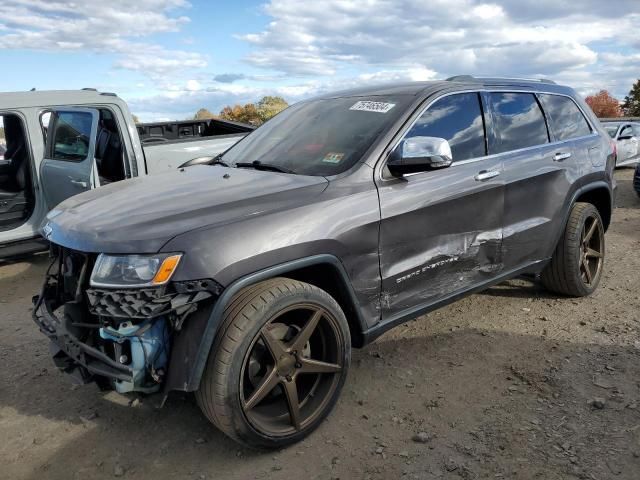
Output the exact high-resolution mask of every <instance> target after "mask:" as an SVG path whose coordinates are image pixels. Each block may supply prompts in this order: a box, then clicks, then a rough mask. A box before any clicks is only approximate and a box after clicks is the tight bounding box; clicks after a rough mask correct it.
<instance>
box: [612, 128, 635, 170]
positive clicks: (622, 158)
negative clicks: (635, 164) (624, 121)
mask: <svg viewBox="0 0 640 480" xmlns="http://www.w3.org/2000/svg"><path fill="white" fill-rule="evenodd" d="M617 150H618V164H620V163H623V162H627V161H629V160H633V159H634V158H635V157H636V156H637V155H638V138H636V136H635V132H634V131H633V127H632V126H631V125H625V126H624V127H622V128H621V129H620V133H619V134H618V145H617Z"/></svg>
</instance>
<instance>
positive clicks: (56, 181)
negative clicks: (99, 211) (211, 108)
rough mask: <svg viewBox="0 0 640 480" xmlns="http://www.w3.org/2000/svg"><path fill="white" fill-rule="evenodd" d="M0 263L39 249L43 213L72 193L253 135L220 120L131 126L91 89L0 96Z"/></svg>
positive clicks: (106, 97) (124, 110)
mask: <svg viewBox="0 0 640 480" xmlns="http://www.w3.org/2000/svg"><path fill="white" fill-rule="evenodd" d="M0 127H2V128H3V133H4V138H2V137H0V144H2V143H4V144H5V145H3V147H5V148H6V151H5V152H4V154H3V156H2V157H0V259H1V258H6V257H10V256H13V255H17V254H21V253H27V252H31V251H36V250H39V249H42V246H43V240H42V239H41V238H40V236H39V232H38V229H39V227H40V224H41V221H42V219H43V218H44V217H45V215H46V214H47V212H48V211H49V210H51V209H52V208H54V207H55V206H56V205H57V204H58V203H60V202H61V201H62V200H64V199H66V198H68V197H70V196H72V195H75V194H77V193H80V192H83V191H85V190H89V189H92V188H97V187H100V186H102V185H106V184H109V183H113V182H118V181H121V180H125V179H128V178H132V177H138V176H142V175H150V174H154V173H159V172H163V171H167V170H171V169H175V168H179V167H180V166H182V165H184V164H185V163H186V162H189V161H192V160H193V159H196V158H201V157H213V156H215V155H217V154H219V153H221V152H223V151H225V150H227V149H228V148H229V147H231V146H232V145H233V144H235V143H236V142H237V141H238V140H240V139H241V138H242V137H244V136H245V135H247V133H249V132H250V131H251V130H253V128H254V127H252V126H250V125H244V124H240V123H236V122H228V121H223V120H217V119H215V120H193V121H191V120H190V121H182V122H163V123H153V124H138V125H136V124H134V121H133V117H132V115H131V113H130V112H129V108H128V106H127V104H126V102H125V101H124V100H122V99H121V98H119V97H118V96H116V95H115V94H113V93H105V92H98V91H96V90H93V89H84V90H74V91H31V92H16V93H0Z"/></svg>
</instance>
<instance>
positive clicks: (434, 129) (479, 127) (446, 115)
mask: <svg viewBox="0 0 640 480" xmlns="http://www.w3.org/2000/svg"><path fill="white" fill-rule="evenodd" d="M413 137H438V138H444V139H445V140H447V141H448V142H449V144H450V145H451V153H452V154H453V160H454V161H460V160H468V159H470V158H476V157H483V156H485V155H486V148H485V136H484V121H483V117H482V107H481V106H480V98H479V96H478V94H477V93H458V94H454V95H448V96H446V97H443V98H441V99H439V100H436V101H435V102H434V103H433V105H431V106H430V107H429V108H428V109H427V111H426V112H424V113H423V114H422V115H421V116H420V118H418V120H417V121H416V123H415V124H414V125H413V126H412V127H411V129H410V130H409V132H408V133H407V135H406V136H405V138H413Z"/></svg>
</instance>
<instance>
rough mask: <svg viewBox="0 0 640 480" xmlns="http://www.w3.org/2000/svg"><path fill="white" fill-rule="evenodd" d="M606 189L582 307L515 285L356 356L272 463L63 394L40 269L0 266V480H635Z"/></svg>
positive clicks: (630, 376) (635, 429) (196, 421)
mask: <svg viewBox="0 0 640 480" xmlns="http://www.w3.org/2000/svg"><path fill="white" fill-rule="evenodd" d="M632 173H633V171H632V170H631V169H622V170H620V171H618V172H617V174H616V175H617V177H618V181H619V185H620V192H619V197H618V208H617V209H616V211H615V213H614V216H613V223H612V225H611V228H610V230H609V232H608V234H607V259H606V266H605V275H604V278H603V281H602V283H601V285H600V288H599V289H598V291H597V292H596V293H595V294H594V295H593V296H591V297H589V298H585V299H579V300H576V299H569V298H558V297H556V296H553V295H549V294H548V293H546V292H545V291H544V290H543V289H541V287H539V286H538V285H536V284H534V283H531V282H529V281H527V280H520V279H518V280H514V281H510V282H506V283H504V284H501V285H499V286H497V287H495V288H492V289H490V290H488V291H486V292H484V293H481V294H478V295H473V296H471V297H469V298H466V299H464V300H462V301H460V302H457V303H455V304H453V305H450V306H448V307H446V308H443V309H441V310H439V311H437V312H434V313H432V314H429V315H427V316H424V317H422V318H420V319H418V320H415V321H413V322H410V323H408V324H405V325H403V326H400V327H398V328H397V329H395V330H394V331H392V332H389V333H388V334H386V335H384V336H383V337H381V338H380V339H379V340H378V341H376V342H375V343H374V344H372V345H370V346H369V347H367V348H365V349H363V350H360V351H356V352H355V353H354V360H353V368H352V370H351V372H350V374H349V379H348V380H347V383H346V386H345V390H344V392H343V395H342V397H341V400H340V402H339V403H338V406H337V408H336V410H335V411H334V412H333V414H332V415H331V416H330V417H329V419H328V420H327V421H326V422H325V423H324V424H323V425H322V426H321V427H320V428H319V429H318V430H317V431H316V433H314V434H313V435H312V436H311V437H310V438H308V439H307V440H305V441H303V442H301V443H299V444H297V445H294V446H292V447H290V448H287V449H285V450H282V451H277V452H270V453H260V452H254V451H250V450H246V449H243V448H239V447H238V446H237V445H235V444H234V443H233V442H231V441H229V440H227V439H226V438H225V437H224V436H223V435H222V434H221V433H219V432H218V431H217V430H215V429H214V428H213V427H211V426H210V425H209V424H208V423H207V422H206V421H205V419H204V418H203V417H202V416H201V415H200V413H199V411H198V408H197V406H196V405H195V402H194V401H193V398H192V397H191V396H188V395H185V396H181V395H175V396H173V397H172V398H171V399H170V400H169V402H168V404H167V405H166V407H165V408H164V409H161V410H157V409H155V408H154V407H153V405H152V403H151V402H145V401H143V402H142V403H139V404H136V405H134V406H129V404H128V402H127V399H125V398H123V397H120V396H118V395H116V394H114V393H109V394H103V393H101V392H99V391H98V389H97V388H96V387H95V386H93V385H89V386H83V387H77V386H71V385H70V383H69V381H68V379H67V378H65V376H64V375H63V374H61V373H58V372H57V371H56V370H55V368H53V367H52V364H51V363H50V360H49V358H48V347H47V342H46V341H45V339H44V337H43V336H41V335H40V334H39V333H38V332H37V330H36V328H35V326H34V324H33V323H32V322H31V320H30V318H29V316H30V314H29V307H30V298H31V296H32V295H33V294H34V293H36V292H37V290H38V288H39V285H40V282H41V278H42V275H43V272H44V268H45V265H46V259H45V258H43V257H39V258H38V257H36V258H33V259H30V261H29V262H14V263H10V264H4V265H0V364H1V365H2V367H3V368H2V369H1V370H0V439H2V441H1V442H0V466H1V467H0V478H7V479H42V478H55V479H57V478H60V479H65V480H67V479H74V478H83V479H84V478H113V477H124V478H137V479H158V478H186V479H213V478H232V479H253V478H274V479H290V478H293V477H294V476H299V477H300V478H305V479H316V478H317V479H337V478H341V479H352V478H355V479H367V478H371V479H388V478H394V479H404V478H408V479H409V478H416V479H430V478H444V479H449V478H451V479H458V478H462V479H473V478H504V479H521V478H522V479H528V478H537V479H565V478H585V479H608V478H615V479H638V478H640V473H639V472H640V363H639V360H640V335H639V333H640V292H639V290H638V279H639V278H640V273H639V272H640V255H638V252H639V251H640V248H639V247H640V199H638V198H637V197H636V196H635V194H634V193H633V191H632V188H631V178H632Z"/></svg>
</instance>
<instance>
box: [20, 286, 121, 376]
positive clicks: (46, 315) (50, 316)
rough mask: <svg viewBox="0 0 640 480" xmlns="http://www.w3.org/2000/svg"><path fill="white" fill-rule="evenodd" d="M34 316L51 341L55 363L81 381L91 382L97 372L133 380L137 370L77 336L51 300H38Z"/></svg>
mask: <svg viewBox="0 0 640 480" xmlns="http://www.w3.org/2000/svg"><path fill="white" fill-rule="evenodd" d="M32 317H33V320H34V321H35V323H36V324H37V325H38V327H39V328H40V331H42V333H44V334H45V335H47V337H49V340H50V341H51V344H50V346H49V349H50V352H51V355H52V358H53V361H54V363H55V365H56V366H57V367H58V368H59V369H60V370H62V371H64V372H65V373H68V374H71V375H72V376H73V377H74V378H75V379H76V380H77V381H79V382H80V383H88V382H90V381H91V380H93V378H92V376H93V375H100V376H102V377H106V378H108V379H110V380H120V381H125V382H131V381H133V371H132V370H131V369H130V368H129V367H127V366H126V365H122V364H120V363H118V362H116V361H114V360H112V359H111V358H109V356H107V355H106V354H105V353H103V352H101V351H100V350H98V349H96V348H94V347H92V346H90V345H87V344H86V343H84V342H82V341H81V340H80V339H79V338H77V337H76V336H75V335H74V334H73V333H71V332H70V331H69V330H68V329H67V328H65V325H64V321H62V320H61V319H59V318H58V317H57V316H56V315H55V314H54V312H53V311H52V309H51V305H50V304H49V303H48V302H47V301H40V299H39V298H38V299H37V300H36V302H35V307H34V309H33V315H32Z"/></svg>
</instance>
